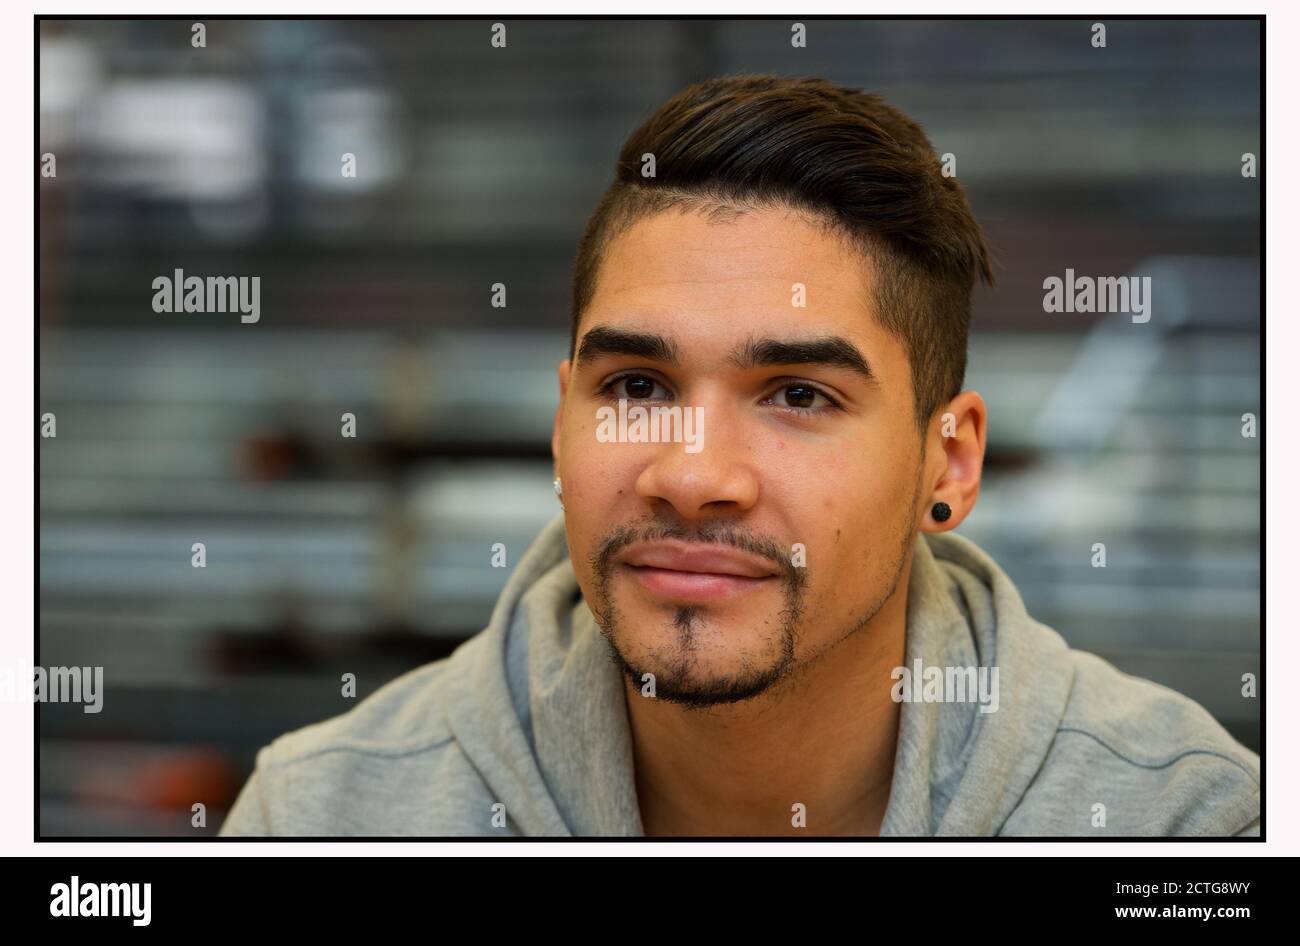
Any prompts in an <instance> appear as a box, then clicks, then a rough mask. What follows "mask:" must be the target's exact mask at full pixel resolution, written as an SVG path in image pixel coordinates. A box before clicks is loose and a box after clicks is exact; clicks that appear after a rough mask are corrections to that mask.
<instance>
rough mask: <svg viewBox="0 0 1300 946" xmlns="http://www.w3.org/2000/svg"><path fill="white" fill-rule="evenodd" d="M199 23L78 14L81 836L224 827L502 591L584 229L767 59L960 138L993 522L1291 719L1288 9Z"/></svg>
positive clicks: (47, 203) (552, 391)
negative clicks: (625, 158) (655, 125)
mask: <svg viewBox="0 0 1300 946" xmlns="http://www.w3.org/2000/svg"><path fill="white" fill-rule="evenodd" d="M192 22H193V21H191V20H160V21H148V22H143V21H142V22H131V21H124V20H114V21H67V20H64V21H49V20H46V21H42V22H40V23H39V24H38V26H37V29H38V34H39V57H40V58H39V71H40V89H39V99H40V116H39V118H40V129H39V133H40V141H39V148H40V152H41V153H43V154H44V153H52V154H54V155H55V156H56V161H57V164H56V168H57V171H56V176H54V177H49V178H46V177H39V176H38V184H37V186H38V191H39V193H38V199H39V251H40V257H39V260H40V262H39V275H40V282H39V312H40V315H39V318H40V349H39V371H40V374H39V404H38V411H39V412H40V413H42V414H44V413H46V412H49V413H53V414H54V415H55V417H56V424H57V427H56V430H57V436H56V437H54V438H52V439H41V440H40V443H39V450H40V454H39V457H40V459H39V462H40V477H39V500H38V502H39V515H40V533H39V535H40V538H39V545H40V549H39V566H38V567H39V596H40V598H39V605H40V610H39V613H40V620H39V648H40V649H39V655H38V663H39V664H41V665H45V666H58V665H75V666H102V667H104V679H105V689H106V695H105V699H104V706H103V711H102V712H101V713H99V714H86V713H83V712H82V711H81V707H80V706H78V705H73V704H47V705H41V706H40V707H39V715H38V725H39V772H40V803H39V822H40V823H39V831H40V833H41V834H42V835H45V836H58V835H82V836H89V835H116V836H122V835H139V836H155V835H179V836H187V837H192V836H193V835H194V834H196V833H215V832H216V830H217V829H218V828H219V827H220V824H221V821H222V819H223V818H224V815H225V810H226V808H227V807H228V805H229V804H230V802H231V801H232V800H233V798H234V796H235V794H236V793H237V791H238V789H239V787H240V785H241V784H242V782H243V780H244V779H245V778H246V777H247V774H248V772H249V771H250V770H251V766H252V762H253V755H254V753H255V752H256V750H257V749H258V748H259V747H260V746H262V745H264V744H266V743H267V742H269V741H270V740H271V739H272V738H274V737H275V736H277V735H279V734H281V733H283V732H286V731H288V730H290V729H293V728H297V727H299V726H302V725H305V724H307V723H311V722H316V721H319V720H322V719H325V718H327V717H330V716H333V715H336V714H338V713H341V712H344V711H346V710H348V709H350V708H351V707H352V706H353V705H355V703H356V701H355V700H351V699H345V698H343V697H342V696H341V694H340V687H341V684H340V682H339V681H340V676H341V675H342V674H343V673H354V674H356V679H357V697H358V699H360V698H364V697H365V696H366V695H367V694H369V693H371V692H373V691H374V690H375V689H377V688H378V687H379V686H381V685H383V684H384V683H385V682H387V681H388V680H390V679H392V678H393V677H395V676H397V675H399V674H401V673H403V672H404V671H406V670H408V669H411V668H413V667H415V666H417V665H419V664H421V663H424V662H426V661H429V660H433V659H436V658H439V657H442V656H445V655H446V654H448V653H449V652H450V651H451V650H452V649H453V648H454V647H455V646H456V645H457V644H458V643H460V642H461V641H462V640H464V639H465V638H466V637H468V636H469V635H471V634H473V633H475V632H477V631H478V630H480V629H481V628H482V627H483V626H484V625H485V624H486V622H487V620H488V617H489V615H490V613H491V608H492V605H493V603H494V601H495V599H496V596H497V594H498V593H499V591H500V590H501V588H502V586H503V585H504V584H505V581H506V579H507V577H508V574H509V571H510V568H494V567H492V565H491V546H492V544H493V543H496V542H501V543H503V544H504V545H505V547H506V549H507V555H508V563H509V565H510V566H511V567H513V566H514V564H515V563H516V562H517V561H518V558H519V556H520V555H521V554H522V553H523V551H524V550H525V549H526V548H527V546H528V544H529V542H530V541H531V539H532V538H533V537H534V536H535V534H536V533H537V531H538V530H539V529H540V528H541V526H542V525H543V524H544V523H545V522H546V521H547V520H548V519H549V518H550V517H551V516H552V515H553V514H554V513H555V512H556V504H555V500H554V496H553V494H552V492H551V485H550V484H551V477H552V474H551V463H550V448H549V436H550V426H551V420H552V417H553V414H554V411H555V407H556V404H557V396H558V392H557V382H556V379H555V366H556V364H557V363H558V362H559V361H560V360H562V359H563V358H564V357H565V355H566V354H567V331H568V307H569V295H568V291H569V277H570V266H571V263H572V259H573V254H574V251H575V247H576V241H577V239H578V237H579V236H580V234H581V231H582V228H583V226H584V224H585V222H586V219H587V217H588V215H589V214H590V213H591V211H592V210H593V209H594V207H595V203H596V201H597V199H598V198H599V196H600V194H601V193H602V192H603V190H604V189H605V187H606V186H607V185H608V184H609V183H610V181H611V179H612V172H613V163H614V159H615V157H616V155H617V152H618V150H619V147H620V145H621V144H622V142H623V139H624V138H625V136H626V135H627V134H628V133H629V132H630V131H631V130H632V129H633V128H634V127H635V126H636V125H637V124H638V123H639V122H640V121H641V120H642V119H643V118H644V117H645V116H646V115H647V114H648V113H649V112H650V111H652V110H653V109H654V108H655V107H656V106H657V105H658V104H660V103H661V102H662V101H663V100H664V99H666V98H667V97H669V96H670V95H672V94H673V93H675V92H676V91H678V90H679V89H680V88H681V87H682V86H683V85H685V84H688V83H690V82H694V81H697V80H700V79H703V78H707V77H710V76H713V75H717V74H722V73H727V72H737V71H762V72H776V73H780V74H790V75H823V76H826V77H828V78H830V79H833V80H836V81H840V82H844V83H849V84H852V85H855V86H859V87H862V88H865V89H867V90H869V91H873V92H877V93H880V94H882V95H884V96H885V97H886V99H888V100H889V101H890V102H891V103H893V104H895V105H897V106H899V107H901V108H902V109H903V110H905V111H906V112H908V113H909V114H910V115H911V116H912V117H914V118H915V119H917V120H918V121H919V122H921V124H922V125H923V126H924V127H925V128H926V130H927V131H928V132H929V134H930V136H931V139H932V141H933V142H934V144H935V147H936V150H937V151H939V152H941V153H942V152H951V153H953V154H954V155H956V160H957V165H956V169H957V176H958V178H959V179H960V180H961V181H962V182H963V184H964V185H965V187H966V190H967V193H968V195H969V197H970V199H971V202H972V204H973V206H974V209H975V212H976V216H977V217H978V218H979V220H980V221H981V223H982V224H983V226H984V227H985V229H986V231H987V233H988V236H989V238H990V241H991V243H992V245H993V247H994V249H995V252H996V253H997V255H998V257H999V259H1000V263H1001V265H1000V268H999V271H998V278H999V286H998V288H997V289H996V290H995V291H992V292H989V291H985V290H980V291H979V294H978V296H977V303H976V311H975V326H976V330H975V333H974V334H973V336H972V339H971V349H970V351H971V361H970V369H969V373H968V379H967V386H968V387H971V388H974V389H976V390H978V391H980V392H981V393H982V394H983V395H984V397H985V399H986V400H987V402H988V404H989V406H990V411H991V417H990V424H989V450H988V458H987V462H986V467H985V479H984V487H983V490H982V492H981V495H980V500H979V505H978V507H977V509H976V510H975V512H974V514H973V515H972V517H971V518H970V519H969V520H968V521H967V522H966V523H963V525H962V527H961V530H960V531H961V533H962V534H964V535H966V536H968V537H969V538H971V539H972V540H974V541H976V542H978V543H979V544H981V545H982V546H983V547H984V548H986V549H987V550H988V551H989V552H990V553H991V554H992V555H993V557H994V558H995V559H996V560H997V561H998V562H999V563H1000V564H1001V565H1002V566H1003V567H1004V568H1005V569H1006V571H1007V572H1008V574H1009V575H1010V576H1011V577H1012V579H1013V580H1014V581H1016V582H1017V584H1018V586H1019V588H1020V590H1021V593H1022V595H1023V596H1024V598H1025V601H1026V604H1027V606H1028V608H1029V610H1030V612H1031V614H1033V615H1034V616H1035V617H1036V618H1038V619H1039V620H1040V621H1043V622H1044V623H1046V624H1049V625H1051V626H1052V627H1055V628H1056V629H1057V630H1059V631H1060V632H1061V633H1062V634H1063V635H1064V636H1065V637H1066V639H1067V640H1068V641H1069V642H1070V643H1071V644H1072V645H1073V646H1076V647H1080V648H1084V649H1087V650H1092V651H1094V652H1096V653H1099V654H1101V655H1102V656H1104V657H1105V658H1107V659H1108V660H1111V661H1112V662H1114V663H1115V664H1116V665H1117V666H1119V667H1120V668H1121V669H1122V670H1125V671H1127V672H1130V673H1135V674H1138V675H1141V676H1145V677H1148V678H1150V679H1153V680H1156V681H1158V682H1160V683H1163V684H1166V685H1168V686H1171V687H1173V688H1175V689H1177V690H1180V691H1182V692H1184V693H1186V694H1188V695H1189V696H1191V697H1193V698H1194V699H1196V700H1197V701H1199V702H1200V703H1201V704H1202V705H1204V706H1205V707H1206V708H1207V709H1208V710H1209V711H1210V712H1211V713H1213V714H1214V715H1215V716H1216V717H1217V718H1218V719H1219V720H1220V721H1221V722H1222V723H1223V724H1224V725H1225V726H1226V727H1227V728H1228V729H1229V730H1230V731H1231V732H1232V734H1233V735H1234V736H1236V737H1237V738H1238V739H1240V740H1241V741H1242V742H1244V743H1245V744H1246V745H1247V746H1249V747H1251V748H1253V749H1256V750H1258V749H1259V712H1258V708H1257V702H1256V700H1253V699H1248V698H1244V697H1242V695H1241V678H1242V675H1243V674H1244V673H1256V674H1257V673H1258V671H1259V647H1260V578H1261V575H1260V523H1261V516H1260V513H1261V491H1260V462H1259V441H1258V439H1251V438H1248V437H1243V435H1242V427H1243V420H1242V415H1243V414H1246V413H1250V414H1254V415H1256V416H1257V417H1260V418H1261V420H1262V414H1261V410H1262V404H1261V400H1260V398H1261V391H1260V363H1261V362H1260V358H1261V348H1260V329H1261V324H1260V310H1259V303H1260V235H1261V219H1260V211H1261V208H1260V200H1259V195H1260V183H1259V180H1258V179H1251V178H1244V177H1243V176H1242V173H1241V166H1242V154H1243V153H1245V152H1251V153H1254V154H1257V155H1258V154H1259V153H1260V150H1261V147H1262V141H1261V128H1260V85H1261V73H1260V29H1259V25H1258V23H1257V22H1255V21H1224V20H1216V21H1211V22H1193V21H1172V20H1164V21H1127V20H1113V21H1108V22H1107V29H1108V32H1107V46H1106V48H1104V49H1098V48H1094V47H1093V46H1092V45H1091V42H1090V40H1091V37H1092V32H1091V29H1090V26H1091V21H1085V20H1074V21H1070V20H1047V21H1041V20H1040V21H1030V22H1011V21H1007V22H1002V21H970V22H938V21H901V22H894V21H870V20H863V21H834V20H817V19H808V20H805V21H803V22H804V23H805V24H806V27H807V38H808V46H807V48H805V49H795V48H791V45H790V24H789V21H786V20H747V21H727V20H718V21H713V20H677V21H674V20H600V21H581V20H526V19H510V20H506V21H505V23H506V28H507V34H506V35H507V40H508V45H507V47H506V48H504V49H500V48H493V47H492V46H491V44H490V38H491V24H492V21H491V20H487V19H460V20H442V21H432V20H430V21H416V22H410V21H396V20H377V21H362V22H352V21H346V20H327V21H321V22H311V21H302V20H257V21H235V20H220V19H210V20H205V21H203V22H204V25H205V27H206V47H204V48H195V47H194V46H193V45H192V37H193V36H194V34H193V33H192V31H191V25H192ZM344 153H351V154H354V155H355V156H356V170H357V173H356V177H355V178H345V177H343V176H342V175H341V173H340V167H341V163H340V162H341V155H343V154H344ZM1067 268H1070V269H1073V270H1074V271H1075V272H1076V273H1077V274H1078V275H1081V276H1082V275H1091V276H1101V275H1114V276H1119V275H1125V274H1138V275H1148V276H1151V277H1152V284H1153V296H1154V304H1153V308H1152V312H1153V315H1152V319H1151V321H1150V322H1149V323H1146V324H1133V323H1132V322H1131V321H1130V319H1129V317H1128V316H1127V315H1113V316H1103V315H1093V314H1085V313H1056V314H1048V313H1045V312H1044V311H1043V288H1042V286H1043V280H1044V279H1045V278H1046V277H1048V276H1053V275H1055V276H1059V277H1063V276H1064V275H1065V270H1066V269H1067ZM175 269H183V270H184V271H185V272H186V273H187V274H189V275H218V274H219V275H230V274H238V275H247V276H252V275H257V276H260V277H261V284H262V293H261V320H260V322H258V323H257V324H255V325H243V324H241V323H240V320H239V316H238V315H237V314H226V315H220V314H193V313H191V314H185V313H171V314H162V315H160V314H157V313H155V312H154V311H153V308H152V305H151V303H152V299H153V295H154V292H153V289H152V288H151V286H152V281H153V280H154V279H155V278H156V277H159V276H164V275H166V276H170V275H171V274H172V273H173V271H174V270H175ZM497 282H504V283H506V284H507V286H508V293H509V294H508V307H507V308H504V309H502V308H494V307H493V306H492V304H491V288H490V287H491V286H492V284H493V283H497ZM344 412H350V413H352V414H354V415H355V417H356V433H357V436H356V437H355V439H346V438H343V437H341V436H340V428H341V421H340V416H341V415H342V414H343V413H344ZM195 542H203V543H205V544H206V548H207V565H206V567H205V568H194V567H192V566H191V558H192V552H191V547H192V545H193V543H195ZM1096 542H1104V543H1105V545H1106V556H1107V567H1105V568H1094V567H1093V566H1092V559H1093V545H1094V543H1096ZM196 800H197V801H201V802H203V803H204V804H205V805H206V806H207V825H206V828H195V827H192V826H191V817H192V816H191V810H190V806H191V804H192V803H194V802H195V801H196Z"/></svg>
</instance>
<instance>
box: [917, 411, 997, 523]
mask: <svg viewBox="0 0 1300 946" xmlns="http://www.w3.org/2000/svg"><path fill="white" fill-rule="evenodd" d="M987 420H988V408H987V407H986V406H985V404H984V399H983V398H982V397H980V396H979V395H978V394H976V393H975V392H974V391H963V392H961V394H958V395H957V396H956V397H955V398H953V399H952V400H951V401H949V402H948V404H947V405H946V406H945V407H943V408H942V409H940V410H939V412H938V416H937V417H935V418H934V419H933V420H931V422H930V428H929V430H928V431H927V433H926V437H927V439H926V451H925V453H926V459H925V464H924V473H923V476H924V481H923V482H924V483H926V484H928V485H929V487H930V489H929V491H928V493H924V494H923V495H922V497H921V501H922V507H921V510H920V513H921V524H920V528H921V531H923V532H947V531H948V530H949V529H955V528H957V526H959V525H961V523H962V520H964V519H965V518H966V517H967V516H968V515H970V512H971V510H972V509H974V508H975V500H976V499H978V498H979V493H980V476H981V474H982V472H983V469H984V436H985V427H986V423H987ZM940 502H943V503H947V504H948V506H949V507H950V508H951V509H952V515H951V516H950V517H949V518H948V519H947V520H945V521H944V522H939V521H938V520H936V519H935V518H934V515H933V513H932V511H931V510H932V509H933V508H934V504H935V503H940Z"/></svg>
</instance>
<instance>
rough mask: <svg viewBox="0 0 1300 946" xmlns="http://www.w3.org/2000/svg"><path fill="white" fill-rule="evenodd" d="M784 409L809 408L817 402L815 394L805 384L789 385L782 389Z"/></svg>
mask: <svg viewBox="0 0 1300 946" xmlns="http://www.w3.org/2000/svg"><path fill="white" fill-rule="evenodd" d="M781 390H782V392H783V393H784V395H785V405H786V407H801V408H809V407H812V406H813V404H814V403H815V402H816V400H817V392H816V391H815V390H813V389H812V388H810V387H808V386H807V385H806V384H791V385H789V386H788V387H785V388H782V389H781Z"/></svg>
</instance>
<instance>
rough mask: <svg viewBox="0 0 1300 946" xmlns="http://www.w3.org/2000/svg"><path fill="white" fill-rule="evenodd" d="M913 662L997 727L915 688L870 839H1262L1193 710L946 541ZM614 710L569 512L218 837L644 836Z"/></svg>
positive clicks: (914, 595)
mask: <svg viewBox="0 0 1300 946" xmlns="http://www.w3.org/2000/svg"><path fill="white" fill-rule="evenodd" d="M918 660H919V661H920V662H921V663H920V666H921V667H923V668H930V667H939V668H950V667H951V668H993V667H996V668H997V670H998V675H997V681H998V688H997V702H996V711H993V712H981V703H980V702H978V701H976V700H973V699H969V698H968V699H966V700H963V701H947V702H942V701H941V702H927V701H924V700H921V699H918V698H917V697H918V696H919V695H920V694H918V693H917V692H916V691H917V689H918V687H919V686H920V681H919V680H913V684H914V686H913V693H912V697H913V698H912V699H911V701H904V702H902V703H901V707H900V719H899V732H898V744H897V751H896V755H895V764H894V774H893V784H892V788H891V791H890V797H889V803H888V807H887V809H886V812H885V816H884V821H883V824H882V826H881V836H884V837H992V836H1010V837H1061V836H1070V837H1080V838H1099V837H1136V836H1198V837H1224V836H1241V837H1249V836H1257V835H1258V834H1259V828H1260V760H1259V756H1258V755H1257V754H1256V753H1254V752H1251V751H1250V750H1248V749H1246V748H1245V747H1244V746H1242V745H1241V744H1240V743H1238V742H1237V741H1235V740H1234V739H1233V738H1232V737H1231V736H1230V735H1229V734H1228V732H1227V731H1226V730H1225V729H1224V728H1223V727H1222V726H1221V725H1219V723H1218V722H1216V721H1215V720H1214V718H1213V717H1212V716H1210V714H1209V713H1208V712H1206V711H1205V710H1204V709H1203V708H1202V707H1201V706H1199V705H1198V704H1197V703H1195V702H1194V701H1192V700H1190V699H1188V698H1187V697H1185V696H1183V695H1181V694H1179V693H1177V692H1175V691H1173V690H1170V689H1168V688H1166V687H1163V686H1160V685H1157V684H1155V683H1152V682H1150V681H1147V680H1143V679H1139V678H1137V677H1133V676H1129V675H1126V674H1123V673H1121V672H1120V671H1118V670H1117V669H1116V668H1115V667H1113V666H1112V665H1111V664H1109V663H1107V662H1106V661H1104V660H1102V659H1101V658H1099V657H1096V656H1094V655H1092V654H1089V653H1086V652H1083V651H1079V650H1074V649H1071V648H1070V647H1069V646H1068V645H1067V644H1066V642H1065V641H1064V639H1063V638H1062V637H1061V636H1060V635H1059V634H1058V633H1056V632H1055V631H1054V630H1052V629H1051V628H1049V627H1047V626H1045V625H1043V624H1041V623H1039V622H1038V621H1036V620H1034V619H1033V618H1032V617H1030V616H1029V614H1028V613H1027V612H1026V610H1025V607H1024V604H1023V602H1022V601H1021V599H1020V594H1019V592H1018V591H1017V590H1016V588H1015V586H1014V584H1013V583H1012V582H1011V580H1010V579H1009V578H1008V577H1007V575H1006V574H1005V573H1004V572H1003V571H1002V569H1001V568H1000V567H999V566H998V565H997V564H996V563H995V562H994V561H993V560H992V559H991V558H990V557H989V556H988V554H987V553H985V552H984V551H983V550H982V549H980V548H979V547H978V546H977V545H975V544H974V543H973V542H971V541H970V540H969V539H966V538H964V537H962V536H959V535H956V534H955V533H951V532H948V533H937V534H931V533H919V534H918V536H917V539H916V543H915V545H914V554H913V563H912V573H911V583H910V585H909V588H908V602H907V633H906V661H907V667H908V668H909V669H912V668H915V667H916V666H917V664H916V662H917V661H918ZM624 700H625V696H624V689H623V678H622V673H621V671H620V670H619V668H618V666H617V665H616V664H615V663H614V662H613V661H612V660H611V652H610V648H609V644H608V643H607V642H606V640H605V639H604V637H603V636H602V635H601V633H600V628H599V627H598V626H597V624H596V622H595V619H594V617H593V616H592V613H591V610H590V609H589V608H588V606H587V604H586V602H585V601H584V599H583V598H582V594H581V591H580V590H579V587H578V583H577V579H576V576H575V575H574V571H573V567H572V565H571V564H570V561H569V556H568V548H567V543H566V540H565V533H564V521H563V514H562V513H561V514H559V515H557V517H556V518H555V519H554V520H553V521H551V522H550V523H549V524H548V525H547V526H546V527H545V528H544V529H543V530H542V532H541V533H540V534H539V535H538V537H537V538H536V539H535V540H534V542H533V543H532V545H531V546H530V547H529V549H528V551H527V552H526V553H525V555H524V557H523V558H522V559H520V561H519V564H518V566H517V568H516V570H515V572H514V573H513V574H512V575H511V576H510V579H509V580H508V582H507V583H506V586H505V588H504V590H503V591H502V593H501V596H500V598H499V599H498V601H497V603H496V607H495V608H494V610H493V613H492V618H491V620H490V622H489V623H488V626H487V627H486V628H485V629H484V630H483V631H482V632H480V633H479V634H476V635H475V636H474V637H472V638H470V639H469V640H468V641H466V642H465V643H463V644H462V645H461V646H460V647H459V648H457V649H456V651H455V652H454V653H453V654H451V655H450V656H449V657H447V658H445V659H442V660H438V661H435V662H433V663H429V664H426V665H425V666H423V667H420V668H417V669H415V670H412V671H410V672H409V673H406V674H405V675H403V676H401V677H399V678H397V679H396V680H393V681H392V682H390V683H388V684H387V685H385V686H383V687H382V688H380V689H379V690H378V691H376V692H375V693H373V694H371V695H370V696H369V697H367V698H366V699H364V700H362V701H361V702H360V703H359V704H358V705H357V706H356V707H354V708H353V709H352V710H350V711H349V712H346V713H344V714H342V715H340V716H337V717H335V718H333V719H329V720H327V721H325V722H321V723H317V724H315V725H311V726H306V727H304V728H302V729H299V730H296V731H294V732H291V733H288V734H286V735H283V736H281V737H279V738H278V739H276V740H274V741H273V742H272V743H271V744H270V745H268V746H266V747H264V748H263V749H262V750H261V751H260V752H259V753H258V756H257V763H256V767H255V770H254V772H253V774H252V775H251V776H250V778H249V780H248V782H247V783H246V784H245V786H244V788H243V790H242V791H241V793H240V795H239V797H238V799H237V800H236V802H235V805H234V806H233V808H232V809H231V811H230V813H229V815H228V817H227V819H226V821H225V822H224V824H223V825H222V828H221V831H220V834H221V835H222V836H226V837H240V836H243V837H249V836H297V837H303V836H334V837H356V836H369V837H388V836H423V837H470V836H486V837H640V836H643V835H644V831H643V828H642V824H641V817H640V812H639V808H638V804H637V793H636V784H635V776H634V769H633V753H632V743H631V732H630V729H629V725H628V716H627V707H626V705H625V702H624ZM989 705H993V704H985V708H986V709H987V707H988V706H989ZM809 833H810V836H812V835H814V834H815V833H816V832H815V831H814V830H812V829H811V828H810V829H809Z"/></svg>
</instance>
